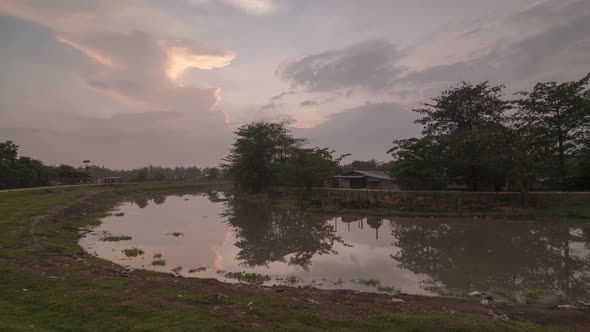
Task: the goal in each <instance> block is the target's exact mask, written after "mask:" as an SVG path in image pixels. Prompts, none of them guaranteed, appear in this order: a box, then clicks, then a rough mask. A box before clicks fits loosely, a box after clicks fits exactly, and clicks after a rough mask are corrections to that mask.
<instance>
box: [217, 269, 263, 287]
mask: <svg viewBox="0 0 590 332" xmlns="http://www.w3.org/2000/svg"><path fill="white" fill-rule="evenodd" d="M217 273H219V271H217ZM222 274H223V276H224V277H226V278H228V279H234V280H237V281H239V282H245V283H248V284H253V285H262V284H263V283H265V282H266V281H270V280H271V279H272V278H271V277H270V276H267V275H264V274H258V273H247V272H227V273H222Z"/></svg>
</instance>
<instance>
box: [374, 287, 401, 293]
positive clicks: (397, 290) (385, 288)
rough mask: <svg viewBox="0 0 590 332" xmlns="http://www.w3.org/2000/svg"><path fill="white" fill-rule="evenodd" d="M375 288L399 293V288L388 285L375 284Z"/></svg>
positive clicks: (385, 291)
mask: <svg viewBox="0 0 590 332" xmlns="http://www.w3.org/2000/svg"><path fill="white" fill-rule="evenodd" d="M377 290H378V291H380V292H384V293H399V292H400V290H399V289H397V288H395V287H390V286H377Z"/></svg>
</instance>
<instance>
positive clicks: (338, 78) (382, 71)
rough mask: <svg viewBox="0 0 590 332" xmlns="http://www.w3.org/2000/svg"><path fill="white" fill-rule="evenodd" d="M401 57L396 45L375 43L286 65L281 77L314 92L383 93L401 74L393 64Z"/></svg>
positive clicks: (318, 55) (326, 53)
mask: <svg viewBox="0 0 590 332" xmlns="http://www.w3.org/2000/svg"><path fill="white" fill-rule="evenodd" d="M399 57H400V52H399V51H398V50H397V48H396V47H395V46H394V45H393V44H391V43H388V42H386V41H382V40H373V41H367V42H363V43H359V44H356V45H352V46H350V47H347V48H343V49H338V50H330V51H326V52H323V53H319V54H313V55H309V56H306V57H304V58H302V59H300V60H297V61H294V62H289V63H285V64H282V65H281V66H279V68H278V69H277V74H278V76H279V77H280V78H281V79H283V80H286V81H289V82H291V84H292V85H293V86H301V87H304V88H305V89H306V90H308V91H313V92H326V91H333V90H338V89H343V88H347V89H348V88H362V89H364V90H367V91H371V92H379V91H382V90H384V89H386V88H387V87H388V86H389V85H390V84H391V81H392V79H393V78H395V77H396V75H397V74H398V73H399V72H400V68H396V67H395V66H394V65H393V64H394V62H395V61H396V60H397V59H399Z"/></svg>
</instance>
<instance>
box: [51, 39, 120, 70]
mask: <svg viewBox="0 0 590 332" xmlns="http://www.w3.org/2000/svg"><path fill="white" fill-rule="evenodd" d="M55 40H57V41H58V42H60V43H62V44H64V45H68V46H70V47H73V48H75V49H76V50H78V51H80V52H82V53H84V54H86V56H88V57H89V58H91V59H92V60H94V61H96V62H98V63H100V64H101V65H105V66H109V67H113V66H115V63H114V62H113V60H111V58H109V57H108V56H106V55H104V54H102V53H100V52H99V51H97V50H95V49H93V48H90V47H88V46H85V45H82V44H79V43H76V42H75V41H73V40H70V39H67V38H65V37H62V36H56V37H55Z"/></svg>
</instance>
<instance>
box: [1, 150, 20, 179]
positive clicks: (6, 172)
mask: <svg viewBox="0 0 590 332" xmlns="http://www.w3.org/2000/svg"><path fill="white" fill-rule="evenodd" d="M17 155H18V146H17V145H16V144H14V143H13V142H12V141H6V142H4V143H0V188H14V187H15V184H16V178H15V176H16V174H15V169H14V168H15V165H16V162H17V158H16V157H17Z"/></svg>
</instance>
